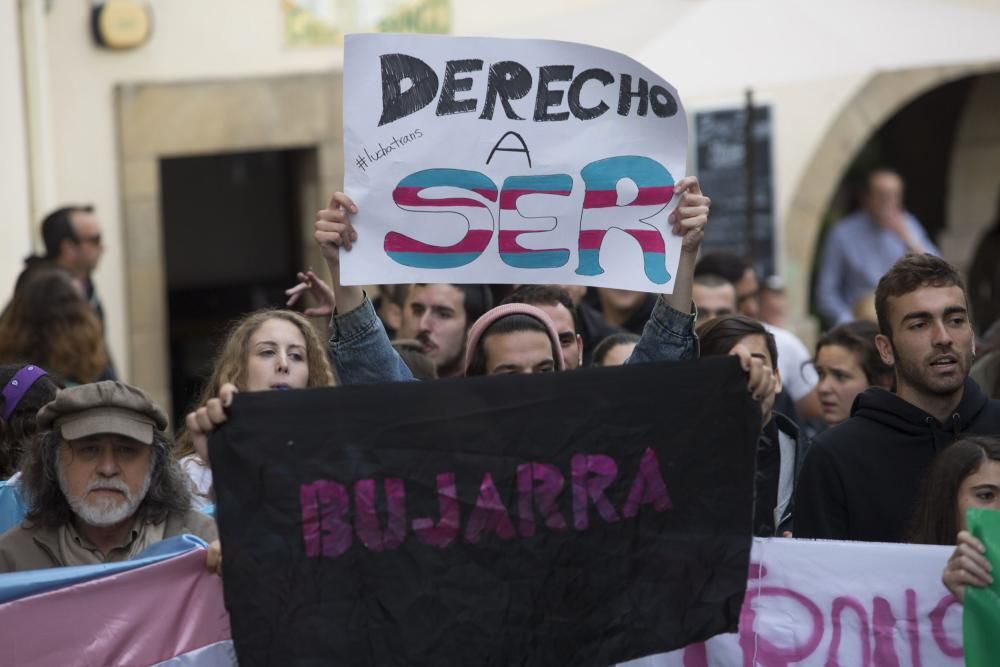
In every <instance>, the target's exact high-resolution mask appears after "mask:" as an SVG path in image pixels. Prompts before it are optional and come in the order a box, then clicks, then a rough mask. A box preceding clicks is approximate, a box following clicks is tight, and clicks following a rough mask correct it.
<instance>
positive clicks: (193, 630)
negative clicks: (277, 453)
mask: <svg viewBox="0 0 1000 667" xmlns="http://www.w3.org/2000/svg"><path fill="white" fill-rule="evenodd" d="M204 547H205V543H204V542H202V541H201V540H199V539H198V538H196V537H193V536H190V535H185V536H180V537H174V538H170V539H168V540H164V541H163V542H160V543H159V544H156V545H154V546H153V547H151V548H150V549H148V550H147V551H145V552H144V553H143V554H140V556H139V557H137V558H135V559H133V560H130V561H126V562H122V563H113V564H109V565H87V566H81V567H61V568H52V569H45V570H31V571H28V572H14V573H11V574H3V575H0V646H2V647H3V649H2V651H0V655H2V656H3V657H2V659H0V662H2V663H3V664H4V665H18V666H19V667H35V666H37V667H49V666H51V665H105V666H115V665H122V666H124V665H129V666H139V665H158V666H160V665H162V666H170V667H181V666H184V667H234V666H235V665H236V664H237V663H236V654H235V651H234V649H233V643H232V639H231V633H230V630H229V615H228V614H227V613H226V609H225V606H224V605H223V597H222V580H221V579H220V578H219V577H217V576H215V575H214V574H210V573H209V572H208V571H207V570H206V569H205V549H204Z"/></svg>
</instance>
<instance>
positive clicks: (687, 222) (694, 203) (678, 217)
mask: <svg viewBox="0 0 1000 667" xmlns="http://www.w3.org/2000/svg"><path fill="white" fill-rule="evenodd" d="M674 197H677V198H678V202H677V208H675V209H674V210H673V212H672V213H671V214H670V218H669V219H668V222H670V228H671V230H672V231H673V233H674V234H675V235H676V236H681V237H683V239H682V240H681V252H688V253H694V254H697V252H698V248H699V247H701V241H702V239H704V238H705V226H706V225H707V224H708V212H709V209H710V208H711V206H712V200H711V199H709V198H708V197H706V196H705V195H703V194H702V193H701V185H700V184H699V183H698V177H697V176H688V177H686V178H682V179H681V180H680V181H678V182H677V184H676V185H675V186H674Z"/></svg>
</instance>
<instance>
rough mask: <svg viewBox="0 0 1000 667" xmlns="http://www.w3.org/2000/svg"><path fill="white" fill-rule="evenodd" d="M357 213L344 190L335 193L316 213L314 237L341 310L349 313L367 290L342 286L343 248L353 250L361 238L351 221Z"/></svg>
mask: <svg viewBox="0 0 1000 667" xmlns="http://www.w3.org/2000/svg"><path fill="white" fill-rule="evenodd" d="M357 212H358V207H357V206H356V205H355V204H354V202H353V201H352V200H351V198H350V197H348V196H347V195H346V194H344V193H343V192H335V193H334V195H333V197H331V198H330V204H329V205H328V206H327V207H326V208H324V209H322V210H321V211H318V212H317V213H316V224H315V233H314V234H313V236H314V238H315V239H316V242H317V243H318V244H319V248H320V251H321V252H322V253H323V259H325V260H326V265H327V267H328V268H329V269H330V280H331V282H332V284H333V294H334V299H335V302H336V310H337V312H339V313H349V312H351V311H352V310H354V309H355V308H357V307H358V306H360V305H361V304H362V303H364V300H365V292H364V290H363V289H361V287H359V286H357V285H349V286H348V285H342V284H341V282H340V249H341V248H343V249H344V250H346V251H348V252H350V250H351V246H352V244H353V243H354V242H355V241H357V239H358V232H357V231H356V230H355V229H354V225H352V224H351V215H352V214H354V213H357Z"/></svg>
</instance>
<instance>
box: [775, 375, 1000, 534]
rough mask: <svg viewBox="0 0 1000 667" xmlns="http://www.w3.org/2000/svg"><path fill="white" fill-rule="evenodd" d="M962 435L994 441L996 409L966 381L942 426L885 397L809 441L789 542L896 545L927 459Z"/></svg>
mask: <svg viewBox="0 0 1000 667" xmlns="http://www.w3.org/2000/svg"><path fill="white" fill-rule="evenodd" d="M962 434H1000V401H991V400H989V399H988V398H987V397H986V395H985V394H983V392H982V391H981V390H980V389H979V386H978V385H977V384H976V383H975V382H974V381H972V380H971V379H968V378H967V379H966V380H965V387H964V390H963V393H962V400H961V401H960V402H959V404H958V407H957V408H956V409H955V412H954V413H953V414H952V416H951V419H949V420H947V421H946V422H945V423H943V424H942V423H941V422H939V421H938V420H937V419H936V418H934V417H932V416H931V415H929V414H927V413H926V412H924V411H923V410H921V409H920V408H918V407H916V406H915V405H913V404H912V403H908V402H906V401H904V400H903V399H901V398H899V397H898V396H897V395H895V394H893V393H890V392H888V391H886V390H884V389H876V388H873V389H868V390H866V391H864V392H863V393H861V394H859V395H858V397H857V399H855V402H854V406H853V408H852V409H851V418H850V419H848V420H847V421H845V422H844V423H842V424H839V425H837V426H835V427H834V428H831V429H830V430H828V431H825V432H823V433H820V434H819V435H818V436H816V441H815V443H814V444H813V446H812V447H811V448H810V449H809V453H808V454H807V455H806V459H805V462H804V463H803V465H802V472H801V474H800V475H799V480H798V486H797V488H796V491H795V501H796V507H795V537H814V538H824V539H831V540H860V541H866V542H903V541H905V540H906V535H907V533H908V532H909V528H910V520H911V518H912V516H911V515H912V513H913V510H914V506H915V504H916V500H917V495H918V493H919V491H920V484H921V482H922V480H923V478H924V474H925V473H926V472H927V468H928V467H929V466H930V463H931V461H932V460H933V458H934V456H935V455H936V454H937V453H938V452H939V451H941V450H942V449H944V448H945V447H947V446H948V445H950V444H951V443H952V442H954V441H955V440H956V439H957V438H958V437H959V436H960V435H962Z"/></svg>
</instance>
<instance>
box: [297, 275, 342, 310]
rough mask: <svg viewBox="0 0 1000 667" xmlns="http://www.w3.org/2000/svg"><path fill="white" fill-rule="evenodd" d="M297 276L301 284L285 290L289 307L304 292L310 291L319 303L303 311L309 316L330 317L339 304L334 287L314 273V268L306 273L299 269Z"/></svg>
mask: <svg viewBox="0 0 1000 667" xmlns="http://www.w3.org/2000/svg"><path fill="white" fill-rule="evenodd" d="M296 278H298V279H299V284H298V285H296V286H295V287H290V288H288V289H286V290H285V295H286V296H287V297H288V301H286V302H285V305H286V306H288V307H291V306H294V305H295V304H296V303H297V302H298V300H299V298H301V296H302V295H303V294H305V293H306V292H309V293H310V294H312V296H313V298H314V299H316V304H317V305H315V306H313V307H312V308H306V309H305V310H304V311H303V313H305V315H306V316H307V317H329V315H330V313H332V312H333V309H334V307H335V306H336V305H337V298H336V297H335V296H334V294H333V289H332V288H331V287H330V286H329V285H327V284H326V283H325V282H323V280H322V279H321V278H320V277H319V276H317V275H316V274H315V273H313V271H312V269H310V270H308V271H306V272H304V273H303V272H302V271H299V272H298V274H296Z"/></svg>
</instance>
